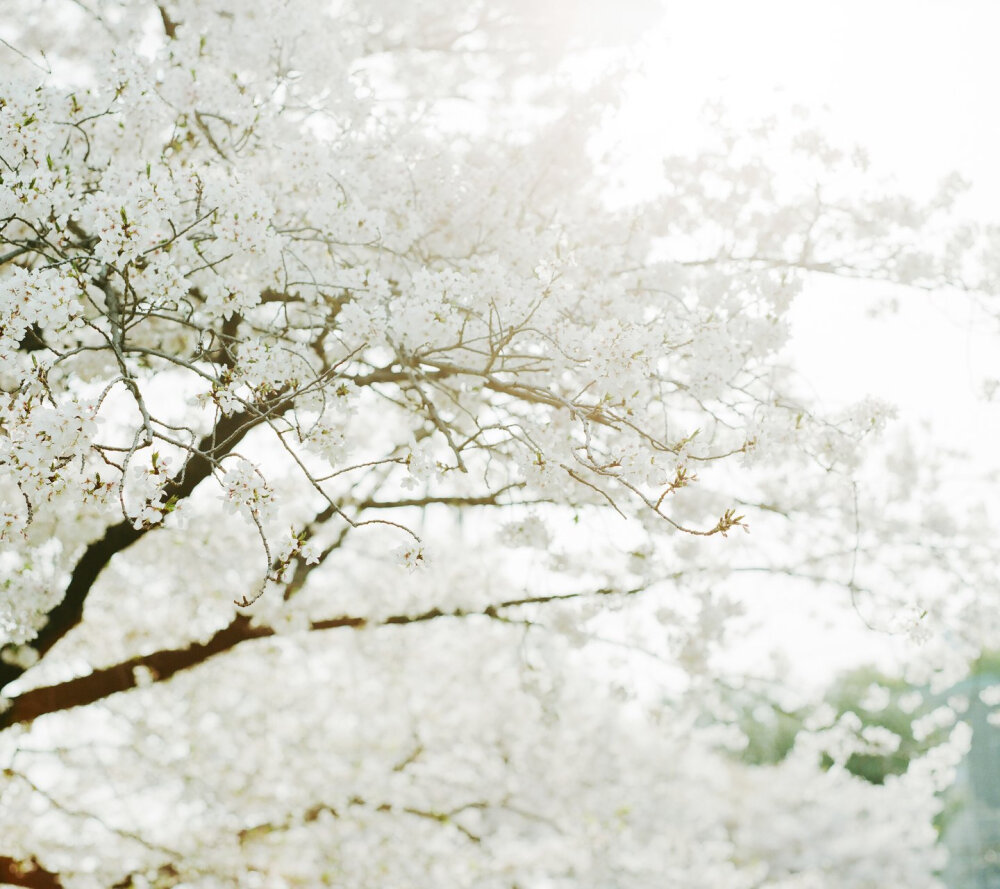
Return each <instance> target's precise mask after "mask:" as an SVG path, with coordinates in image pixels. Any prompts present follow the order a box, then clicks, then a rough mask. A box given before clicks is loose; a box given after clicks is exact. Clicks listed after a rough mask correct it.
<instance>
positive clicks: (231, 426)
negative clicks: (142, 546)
mask: <svg viewBox="0 0 1000 889" xmlns="http://www.w3.org/2000/svg"><path fill="white" fill-rule="evenodd" d="M290 406H291V401H290V400H288V399H274V400H272V401H271V402H270V403H269V404H267V405H263V406H261V408H260V409H258V410H255V411H243V412H241V413H238V414H232V415H231V416H228V417H222V418H220V419H219V421H218V422H217V423H216V425H215V428H214V429H213V430H212V431H211V432H209V433H208V434H207V435H206V436H204V437H203V438H202V439H201V441H200V442H199V443H198V446H197V447H196V448H194V449H192V451H191V454H190V456H189V457H188V459H187V460H186V461H185V463H184V465H183V466H182V467H181V469H180V471H179V472H178V473H177V474H176V475H175V476H174V477H173V478H171V479H170V481H169V482H167V484H166V485H165V486H164V489H163V490H164V499H165V501H168V502H169V501H170V500H171V499H174V501H175V502H176V501H179V500H182V499H184V498H185V497H188V496H189V495H190V494H191V493H192V491H194V489H195V488H196V487H197V486H198V485H199V484H200V483H201V482H203V481H204V480H205V479H206V478H208V476H209V475H210V474H211V472H212V469H213V468H214V466H215V464H216V463H217V462H218V460H219V459H220V458H221V457H223V456H224V455H225V454H227V453H229V451H231V450H232V449H233V448H234V447H236V445H237V444H239V442H240V441H242V439H243V437H244V436H245V435H246V434H247V433H248V432H249V431H250V430H251V429H253V428H254V427H255V426H258V425H259V424H260V423H262V422H264V420H266V419H267V418H268V417H269V416H271V415H273V414H274V413H276V412H282V411H284V410H287V409H288V407H290ZM154 527H157V526H155V525H151V526H142V527H139V528H136V527H134V526H133V524H132V523H131V522H130V521H128V520H127V519H126V520H123V521H121V522H119V523H118V524H116V525H112V526H111V527H109V528H108V529H107V530H106V531H105V532H104V536H103V537H102V538H101V539H100V540H96V541H94V542H93V543H91V544H90V545H89V546H88V547H87V548H86V549H85V550H84V552H83V555H82V556H81V557H80V560H79V561H78V562H77V563H76V567H75V568H74V569H73V574H72V576H71V577H70V581H69V584H68V585H67V587H66V594H65V595H64V596H63V598H62V601H61V602H60V603H59V604H58V605H56V606H55V607H54V608H53V609H52V610H51V611H50V612H49V613H48V615H47V617H46V620H45V623H44V624H43V626H42V628H41V629H40V630H39V632H38V635H37V636H36V637H35V639H34V640H33V641H32V642H31V646H32V648H34V649H35V651H37V652H38V655H39V657H44V656H45V655H46V654H47V653H48V651H49V650H50V649H51V648H52V646H53V645H55V644H56V643H57V642H58V641H59V640H60V639H62V638H63V636H65V635H66V634H67V633H69V632H70V630H72V629H73V628H74V627H75V626H77V625H78V624H79V623H80V621H81V620H82V619H83V606H84V602H86V599H87V596H88V595H89V593H90V590H91V589H92V588H93V586H94V583H95V581H96V580H97V578H98V576H99V575H100V573H101V572H102V571H103V570H104V568H105V566H106V565H107V564H108V562H110V561H111V559H112V558H113V557H114V556H115V555H117V554H118V553H120V552H121V551H122V550H124V549H127V548H128V547H129V546H131V545H132V544H133V543H135V542H136V541H137V540H139V539H140V538H141V537H143V536H144V535H145V534H146V533H148V532H149V531H150V530H152V528H154ZM27 669H28V668H27V667H23V666H20V665H19V664H15V663H6V662H0V691H2V690H3V689H4V688H6V686H7V685H8V684H9V683H11V682H13V681H14V680H15V679H17V678H18V677H20V676H21V675H22V674H23V673H24V672H25V671H26V670H27Z"/></svg>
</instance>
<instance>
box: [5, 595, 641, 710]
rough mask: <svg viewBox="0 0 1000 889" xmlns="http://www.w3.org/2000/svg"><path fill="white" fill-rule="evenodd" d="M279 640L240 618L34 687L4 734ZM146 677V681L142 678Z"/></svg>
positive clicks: (315, 626)
mask: <svg viewBox="0 0 1000 889" xmlns="http://www.w3.org/2000/svg"><path fill="white" fill-rule="evenodd" d="M643 589H645V588H644V587H637V588H635V589H630V590H614V589H599V590H591V591H588V592H585V593H566V594H563V595H554V596H529V597H526V598H522V599H509V600H507V601H505V602H498V603H496V604H494V605H487V606H486V607H485V608H482V609H479V610H475V609H471V610H466V609H462V608H456V609H454V610H453V611H442V610H441V609H439V608H432V609H430V610H429V611H424V612H422V613H420V614H396V615H391V616H389V617H386V618H382V619H381V620H371V619H369V618H366V617H355V616H350V615H342V616H340V617H333V618H327V619H326V620H317V621H313V622H312V623H311V624H310V625H309V629H310V631H313V632H319V631H322V630H335V629H342V628H345V627H349V628H351V629H356V630H357V629H363V628H364V627H368V626H403V625H406V624H416V623H426V622H427V621H431V620H437V619H438V618H445V617H450V618H462V617H477V616H478V617H489V618H492V619H494V620H501V621H505V620H506V618H504V617H503V616H502V615H501V612H502V611H504V610H506V609H508V608H517V607H520V606H524V605H544V604H547V603H550V602H560V601H563V602H564V601H569V600H572V599H580V598H588V597H592V596H614V595H623V596H630V595H635V594H637V593H639V592H642V590H643ZM275 635H277V632H276V631H275V630H274V629H273V628H272V627H268V626H256V625H254V624H252V623H251V622H250V618H249V617H247V616H245V615H242V614H241V615H237V616H236V617H234V618H233V620H232V621H231V622H230V623H229V624H228V626H226V627H224V628H223V629H221V630H219V631H218V632H217V633H216V634H215V635H214V636H212V638H211V639H209V640H208V641H207V642H195V643H192V644H191V645H188V646H186V647H184V648H171V649H164V650H162V651H157V652H153V653H152V654H146V655H140V656H138V657H134V658H130V659H129V660H127V661H122V662H121V663H118V664H114V665H113V666H110V667H105V668H103V669H101V670H95V671H94V672H93V673H89V674H87V675H86V676H81V677H79V678H78V679H71V680H69V681H68V682H60V683H58V684H56V685H50V686H46V687H44V688H35V689H32V690H31V691H27V692H25V693H24V694H22V695H20V697H18V698H16V699H15V700H14V702H13V703H12V705H11V706H10V707H9V708H8V709H7V711H6V712H5V713H3V714H2V716H0V729H4V728H9V727H10V726H12V725H18V724H27V723H30V722H33V721H34V720H35V719H37V718H38V717H39V716H45V715H47V714H49V713H58V712H60V711H62V710H70V709H72V708H74V707H82V706H85V705H87V704H93V703H94V702H95V701H100V700H103V699H104V698H108V697H110V696H111V695H114V694H117V693H119V692H123V691H128V690H129V689H132V688H137V687H138V686H140V685H141V684H143V682H144V681H148V680H152V681H153V682H163V681H165V680H167V679H169V678H170V677H171V676H173V675H174V674H176V673H179V672H181V671H182V670H189V669H191V668H192V667H196V666H198V665H199V664H203V663H205V661H207V660H209V659H211V658H213V657H215V656H216V655H219V654H222V653H224V652H226V651H230V650H231V649H233V648H235V647H236V646H237V645H239V644H240V643H242V642H247V641H249V640H251V639H266V638H269V637H271V636H275ZM143 677H147V678H146V679H144V678H143Z"/></svg>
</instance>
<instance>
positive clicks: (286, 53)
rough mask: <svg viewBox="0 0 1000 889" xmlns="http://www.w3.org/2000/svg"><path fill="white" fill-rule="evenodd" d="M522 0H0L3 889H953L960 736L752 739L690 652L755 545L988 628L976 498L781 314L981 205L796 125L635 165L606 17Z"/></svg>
mask: <svg viewBox="0 0 1000 889" xmlns="http://www.w3.org/2000/svg"><path fill="white" fill-rule="evenodd" d="M557 7H558V5H557V4H553V5H552V6H549V7H542V6H540V5H539V4H531V3H526V2H523V0H503V2H474V3H468V2H465V3H458V2H452V0H436V2H433V3H422V2H407V3H399V2H394V0H372V2H365V3H354V2H351V0H343V2H334V3H318V2H313V0H294V2H284V3H274V2H268V3H264V2H259V0H245V2H242V3H239V4H237V3H233V2H231V0H211V2H204V0H202V2H195V0H171V2H162V3H159V4H157V3H155V2H152V0H86V2H84V0H80V2H71V0H48V2H43V3H37V4H28V3H25V2H22V0H4V2H3V3H0V11H2V13H3V14H2V15H0V22H2V23H3V24H2V26H0V38H2V41H3V42H2V44H0V54H2V57H3V65H4V68H3V70H4V72H5V73H4V77H3V82H2V94H0V389H2V392H3V394H2V397H0V468H2V472H0V540H2V547H3V548H2V551H0V634H2V635H0V643H2V645H3V649H2V662H0V690H2V692H3V694H4V695H5V696H6V702H5V709H4V711H3V713H2V715H0V759H2V761H3V763H4V771H3V775H2V778H0V794H2V800H3V804H2V806H0V877H2V878H3V879H5V880H6V881H7V882H8V883H13V884H15V885H23V886H51V887H60V886H62V887H90V886H101V887H109V886H116V887H122V889H124V887H139V886H147V887H148V886H157V887H159V886H192V887H193V886H197V887H215V886H237V885H238V886H268V887H270V886H316V885H349V886H358V887H361V886H477V887H493V886H495V887H514V886H519V887H539V889H541V887H556V886H567V887H568V886H595V887H596V886H610V885H616V886H618V885H620V886H629V887H642V886H654V885H655V886H661V885H663V884H664V883H665V882H666V883H668V884H671V885H679V886H685V887H706V889H707V887H712V889H743V887H746V889H749V887H754V886H762V885H767V886H772V887H784V889H793V887H794V889H804V887H812V886H820V885H822V886H824V887H826V886H831V887H832V886H844V887H852V889H857V887H862V886H885V885H896V884H898V885H907V886H914V887H924V886H926V887H931V886H934V885H937V883H936V882H935V878H934V872H935V870H936V869H937V868H939V867H940V866H941V863H942V862H941V859H940V855H941V853H940V852H939V850H938V849H937V847H936V846H935V834H934V830H933V828H932V826H931V822H932V818H933V816H934V814H935V812H936V811H937V808H938V806H939V803H938V802H937V800H936V797H935V792H936V791H937V790H939V789H940V788H941V787H942V786H943V785H944V784H945V783H946V782H947V780H948V776H949V774H950V772H951V769H952V768H953V766H954V763H955V761H956V757H957V756H958V755H959V753H960V748H961V744H962V742H963V738H962V737H960V736H959V734H960V733H956V734H954V736H953V737H952V739H951V741H949V742H947V743H945V744H942V745H940V746H938V747H936V748H934V750H932V751H931V752H930V753H928V754H927V755H926V756H924V757H922V758H921V759H919V760H917V761H915V762H914V763H913V764H911V767H910V769H909V770H908V771H907V772H906V774H904V775H901V776H898V777H893V778H892V779H890V780H887V781H886V782H885V784H884V785H881V786H875V785H871V784H869V783H867V782H865V781H862V780H861V779H859V778H856V777H855V776H853V775H852V774H850V773H849V772H848V771H847V770H846V769H845V768H844V767H843V765H844V763H845V762H846V760H847V758H848V757H849V756H850V755H851V753H853V752H856V751H858V750H861V751H864V750H867V749H870V748H871V745H872V744H874V743H875V741H873V740H872V739H870V738H866V737H864V736H863V735H862V734H861V733H860V731H856V730H855V728H856V727H854V726H853V725H852V723H851V722H850V720H845V719H843V718H839V719H837V720H836V721H834V722H833V723H829V724H828V723H824V722H823V720H822V719H819V718H817V720H816V721H815V724H814V725H812V730H811V731H803V732H801V733H800V735H799V738H798V740H797V742H796V748H795V749H794V750H793V752H792V754H791V755H789V756H788V757H787V758H786V759H784V760H783V761H782V762H780V763H777V764H772V765H758V766H752V765H749V764H747V763H746V762H743V761H740V760H739V759H738V758H737V757H734V756H733V755H731V754H732V750H733V749H736V748H738V747H739V746H740V744H741V743H745V740H746V739H745V737H743V736H742V735H741V734H740V732H739V731H738V730H737V729H736V726H735V722H734V720H735V717H734V716H730V717H727V716H726V712H725V701H726V695H725V694H724V693H723V691H722V690H721V689H720V687H719V686H718V681H719V678H720V677H719V668H718V666H717V661H716V656H717V654H718V652H719V651H720V648H721V647H722V646H723V645H724V643H725V641H726V638H727V636H726V634H727V632H729V630H730V628H731V626H732V624H733V619H734V617H736V616H737V615H738V612H739V601H738V593H739V591H740V589H744V588H745V580H746V578H747V577H752V578H755V582H756V581H760V582H761V583H763V582H766V581H767V579H768V578H773V577H775V576H784V577H795V578H798V579H799V580H800V581H802V582H804V583H807V584H814V585H818V586H820V587H824V588H832V589H839V590H840V591H845V590H846V591H847V593H848V594H849V596H850V600H851V603H852V604H853V606H854V607H855V608H856V609H857V611H858V612H859V619H861V620H866V621H868V622H870V623H872V624H873V625H877V626H879V627H881V628H883V629H885V630H894V631H895V630H901V629H907V630H910V631H912V632H914V633H915V634H917V635H919V636H924V637H928V638H929V639H931V640H932V641H931V642H930V643H929V644H930V645H931V647H932V648H933V644H934V643H933V640H935V639H939V640H940V639H945V638H947V645H944V644H942V647H941V652H942V653H943V652H944V651H945V649H946V648H947V650H948V651H950V652H952V654H955V653H956V652H957V655H956V657H958V659H959V660H961V658H966V659H967V658H970V657H973V656H974V654H975V653H976V652H977V651H978V650H979V649H980V648H981V647H982V646H983V645H985V644H987V643H989V642H990V641H991V640H992V641H994V642H995V640H996V633H997V617H996V614H997V613H1000V612H997V610H996V609H995V608H991V607H990V605H989V604H988V603H986V602H985V600H984V599H983V598H982V597H981V596H980V595H979V594H980V593H981V591H982V589H983V586H982V585H981V581H986V582H988V579H989V578H990V577H991V571H992V570H993V569H992V565H991V560H990V558H989V552H988V550H986V549H984V546H983V541H984V537H985V526H986V524H987V523H986V522H984V520H983V518H982V516H981V515H976V514H967V513H965V512H964V511H961V510H958V509H957V508H953V507H951V506H950V505H949V504H948V503H947V501H946V500H943V497H942V494H941V491H942V489H941V488H940V486H939V484H938V476H939V474H940V466H941V463H940V459H939V458H938V457H936V456H935V455H934V454H933V453H930V452H927V453H924V451H923V450H922V448H923V445H922V444H920V443H914V441H913V440H912V439H907V438H905V436H903V435H902V434H900V435H899V436H897V439H892V438H889V439H886V440H884V441H883V440H881V439H879V437H878V436H879V433H880V432H881V430H882V428H883V427H884V426H885V424H886V422H887V420H888V419H889V417H890V415H891V410H890V409H889V408H888V406H886V405H883V404H881V403H879V402H877V401H874V400H870V401H866V402H864V403H861V404H859V405H856V406H854V407H853V408H851V409H850V410H848V411H846V412H841V413H839V414H836V415H826V414H823V413H822V412H821V411H819V410H818V409H817V408H816V407H815V406H814V405H811V404H810V402H809V400H808V399H807V398H804V397H803V396H802V394H801V392H800V391H799V387H798V385H797V383H796V378H795V373H794V368H792V367H790V366H789V365H788V358H787V353H786V352H785V351H784V347H785V345H786V342H787V339H788V335H789V331H788V309H789V306H790V304H791V302H792V300H793V299H794V298H795V296H796V294H797V293H798V292H799V291H800V290H801V288H802V287H803V286H804V285H805V283H806V282H807V281H808V280H809V278H810V276H814V275H838V276H843V277H845V278H863V279H874V280H884V281H890V282H896V283H900V284H905V285H907V286H912V287H920V288H941V287H946V286H948V287H961V288H962V289H963V290H965V291H966V292H968V293H969V294H981V295H986V294H988V293H989V292H991V291H992V290H994V289H995V283H996V275H997V268H998V267H997V265H996V261H995V259H993V260H991V257H992V256H994V254H995V249H994V246H993V243H994V241H995V235H994V234H993V233H991V232H990V231H988V230H985V231H980V230H975V229H972V228H971V227H968V226H959V225H956V224H954V223H953V222H951V221H949V216H948V211H949V208H950V207H951V205H952V202H953V200H954V198H955V196H956V194H957V193H958V191H959V189H960V186H961V183H959V182H957V181H956V180H954V179H950V180H946V181H945V182H944V184H943V185H942V188H941V190H940V192H939V194H937V195H935V196H933V197H932V198H931V199H930V200H928V201H926V202H924V203H918V202H914V201H911V200H908V199H904V198H900V197H898V196H895V195H894V194H892V193H891V192H890V191H887V190H886V189H884V188H883V187H881V186H879V185H878V184H877V183H875V184H873V180H870V178H869V177H868V175H867V173H866V169H867V164H866V160H865V158H864V156H863V155H861V154H860V153H852V152H845V151H842V150H840V149H838V148H837V147H835V146H832V145H830V144H828V143H827V142H826V141H825V140H824V139H823V138H822V137H821V136H820V135H819V134H818V133H817V132H816V131H814V130H812V129H810V128H809V127H808V126H807V125H806V124H805V123H801V122H795V121H792V122H787V121H780V122H765V123H764V124H761V125H760V126H759V127H758V128H756V129H752V130H743V129H741V130H734V129H732V128H731V127H727V125H726V124H725V122H724V121H722V120H720V121H718V122H717V125H716V126H715V128H714V129H713V133H714V136H713V137H712V139H713V141H712V142H711V143H710V144H709V143H706V146H705V149H704V151H703V152H701V153H700V154H699V155H698V156H697V157H688V156H676V157H669V158H667V159H666V160H665V166H664V171H665V172H664V178H663V182H662V183H659V184H657V185H656V187H655V188H651V193H650V195H649V196H648V197H647V198H646V199H645V200H643V201H641V202H629V203H627V204H626V205H624V206H621V205H620V204H621V202H617V203H616V202H615V201H614V200H612V198H611V196H610V189H609V174H608V170H609V162H608V161H607V160H606V159H604V158H602V157H600V156H599V154H598V152H597V151H596V149H595V145H596V142H595V138H596V136H597V135H598V134H600V133H601V131H602V126H603V125H604V123H605V122H606V120H607V117H608V115H609V114H613V113H614V108H615V102H616V100H617V97H618V96H619V94H620V93H619V85H620V77H621V76H623V72H622V71H621V70H620V69H619V68H618V67H616V66H615V65H612V64H611V63H610V62H609V61H608V60H609V59H612V60H613V59H615V58H617V56H616V55H615V50H614V46H615V44H616V43H618V44H622V43H625V42H627V40H628V39H629V38H630V37H631V32H630V30H629V29H630V27H632V28H635V27H639V24H638V23H639V21H640V20H639V18H638V12H639V11H638V10H636V13H637V17H636V20H635V22H630V21H629V20H627V17H623V16H620V15H618V14H617V12H618V11H617V10H613V9H610V8H609V7H610V5H609V4H605V3H602V2H599V0H590V2H586V3H582V4H581V3H573V4H569V3H566V4H564V8H557ZM598 37H600V39H598ZM595 59H596V60H597V62H596V63H595V61H594V60H595ZM595 64H596V65H598V66H599V67H601V68H602V70H603V69H609V70H612V72H613V73H612V74H611V75H609V76H607V77H601V78H594V77H593V76H590V75H587V76H584V75H581V73H580V72H581V71H593V70H595ZM778 142H780V143H781V144H783V145H785V146H786V148H785V151H786V154H785V155H784V156H785V157H787V159H788V163H787V164H786V165H783V166H782V169H780V170H777V171H776V170H774V169H772V165H771V164H770V163H769V158H771V157H773V156H774V154H773V152H774V145H775V144H776V143H778ZM930 235H933V237H930ZM991 262H992V264H991ZM887 467H888V468H887ZM751 528H752V533H751V534H745V533H744V532H747V531H749V530H750V529H751ZM918 541H919V555H918V557H916V558H915V557H914V553H915V551H916V550H915V546H916V545H917V542H918ZM929 577H933V579H934V580H935V583H933V584H930V583H928V582H927V579H928V578H929ZM741 584H743V586H742V587H741ZM973 608H974V609H976V610H975V614H974V615H973V614H971V613H970V609H973ZM970 616H971V617H972V618H973V619H971V620H970V619H969V617H970ZM960 618H961V619H960ZM956 640H958V642H957V643H956ZM953 660H954V658H953ZM931 662H933V658H928V663H931ZM637 664H642V665H644V666H643V668H642V675H641V678H637V677H636V675H635V672H636V669H637V666H636V665H637ZM709 717H711V718H709ZM883 740H884V739H883ZM866 745H867V746H866ZM823 754H825V755H826V757H827V762H829V761H832V762H833V763H834V766H833V767H831V768H823V767H821V763H822V762H823ZM873 824H877V825H878V827H877V829H873V827H872V825H873Z"/></svg>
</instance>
